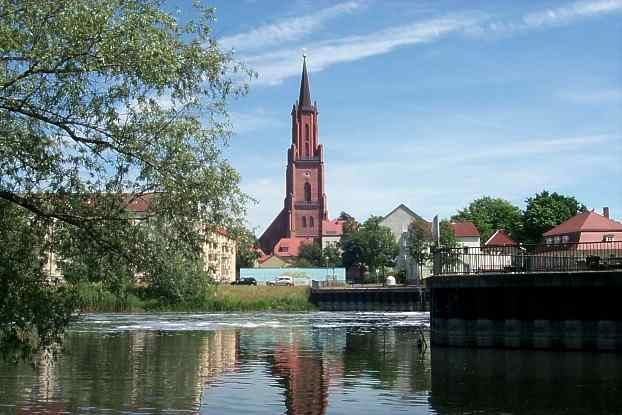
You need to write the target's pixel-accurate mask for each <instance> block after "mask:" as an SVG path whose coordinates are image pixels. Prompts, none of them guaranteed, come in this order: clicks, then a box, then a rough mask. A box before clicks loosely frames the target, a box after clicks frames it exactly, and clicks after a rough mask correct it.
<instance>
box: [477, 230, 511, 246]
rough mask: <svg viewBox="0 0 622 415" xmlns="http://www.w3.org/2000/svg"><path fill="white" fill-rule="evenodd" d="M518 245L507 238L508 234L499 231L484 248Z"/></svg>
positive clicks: (489, 239)
mask: <svg viewBox="0 0 622 415" xmlns="http://www.w3.org/2000/svg"><path fill="white" fill-rule="evenodd" d="M517 245H518V244H517V243H516V241H514V240H513V239H512V238H510V237H509V235H508V233H507V232H506V231H505V230H503V229H499V230H497V231H495V233H493V234H492V236H491V237H490V238H488V240H487V241H486V243H485V244H484V246H517Z"/></svg>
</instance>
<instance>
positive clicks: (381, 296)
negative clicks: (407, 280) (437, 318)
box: [310, 286, 429, 311]
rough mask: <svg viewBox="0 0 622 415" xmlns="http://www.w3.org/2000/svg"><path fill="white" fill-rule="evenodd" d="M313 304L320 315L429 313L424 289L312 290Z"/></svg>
mask: <svg viewBox="0 0 622 415" xmlns="http://www.w3.org/2000/svg"><path fill="white" fill-rule="evenodd" d="M310 301H311V302H312V303H313V304H315V305H316V306H317V307H318V308H319V309H320V310H321V311H427V310H429V303H428V298H427V295H426V291H425V289H424V288H423V287H416V286H413V287H409V286H406V287H381V286H378V287H328V288H312V289H311V293H310Z"/></svg>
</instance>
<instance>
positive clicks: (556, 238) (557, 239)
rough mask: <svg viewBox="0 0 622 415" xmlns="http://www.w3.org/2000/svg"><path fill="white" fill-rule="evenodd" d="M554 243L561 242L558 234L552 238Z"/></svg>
mask: <svg viewBox="0 0 622 415" xmlns="http://www.w3.org/2000/svg"><path fill="white" fill-rule="evenodd" d="M554 242H555V244H558V243H560V242H561V238H560V237H559V236H556V237H555V239H554Z"/></svg>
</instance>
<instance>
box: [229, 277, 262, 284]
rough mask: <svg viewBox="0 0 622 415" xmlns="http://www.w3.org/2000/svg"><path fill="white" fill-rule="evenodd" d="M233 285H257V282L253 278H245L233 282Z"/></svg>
mask: <svg viewBox="0 0 622 415" xmlns="http://www.w3.org/2000/svg"><path fill="white" fill-rule="evenodd" d="M231 285H257V280H256V279H255V278H253V277H244V278H242V279H239V280H237V281H233V282H232V283H231Z"/></svg>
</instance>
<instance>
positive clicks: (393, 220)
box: [380, 203, 432, 281]
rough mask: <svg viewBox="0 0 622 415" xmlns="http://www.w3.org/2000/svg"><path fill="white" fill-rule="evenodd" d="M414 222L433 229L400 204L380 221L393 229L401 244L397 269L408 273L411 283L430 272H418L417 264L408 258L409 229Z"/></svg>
mask: <svg viewBox="0 0 622 415" xmlns="http://www.w3.org/2000/svg"><path fill="white" fill-rule="evenodd" d="M413 221H421V222H423V223H425V224H426V226H427V227H428V228H430V229H431V228H432V224H431V223H430V222H428V221H427V220H425V219H423V218H422V217H421V216H419V215H417V214H416V213H415V212H413V211H412V210H411V209H410V208H409V207H408V206H406V205H405V204H403V203H400V204H399V205H398V206H397V207H396V208H395V209H393V210H392V211H391V212H389V213H388V214H387V215H386V216H385V217H383V218H382V220H381V221H380V224H381V225H383V226H386V227H388V228H389V229H391V233H392V234H393V237H394V238H395V240H396V241H397V243H398V244H399V247H400V253H399V255H398V258H397V261H396V262H397V263H396V264H395V266H396V268H397V269H400V270H404V271H406V278H407V279H408V280H409V281H416V280H417V279H421V278H424V277H425V276H427V275H428V274H429V271H425V270H418V269H417V266H416V264H415V263H413V261H411V260H410V258H409V256H408V227H409V226H410V224H411V223H412V222H413ZM420 274H422V275H420ZM423 274H425V275H423Z"/></svg>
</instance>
